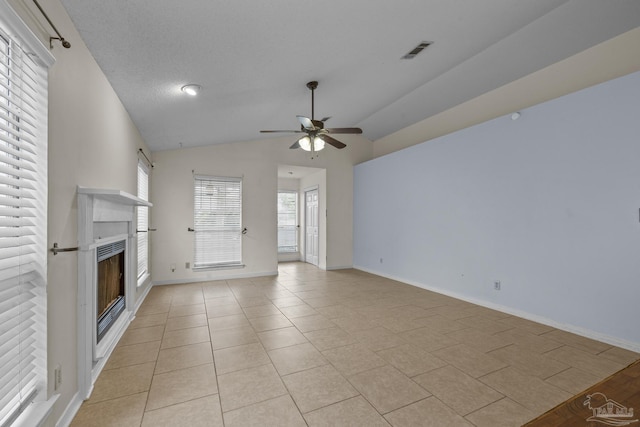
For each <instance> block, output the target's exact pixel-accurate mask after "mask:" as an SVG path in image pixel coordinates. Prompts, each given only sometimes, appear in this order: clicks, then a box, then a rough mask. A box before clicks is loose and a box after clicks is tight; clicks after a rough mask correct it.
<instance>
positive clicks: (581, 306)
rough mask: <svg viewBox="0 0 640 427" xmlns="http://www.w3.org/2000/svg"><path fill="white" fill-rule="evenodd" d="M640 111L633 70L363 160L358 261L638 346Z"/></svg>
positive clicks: (358, 179)
mask: <svg viewBox="0 0 640 427" xmlns="http://www.w3.org/2000/svg"><path fill="white" fill-rule="evenodd" d="M638 112H640V73H634V74H630V75H628V76H625V77H622V78H619V79H616V80H612V81H609V82H606V83H603V84H600V85H598V86H594V87H592V88H588V89H584V90H582V91H580V92H576V93H574V94H571V95H567V96H564V97H562V98H559V99H556V100H553V101H549V102H546V103H544V104H540V105H538V106H535V107H531V108H528V109H526V110H523V111H522V117H521V118H520V119H519V120H517V121H512V120H511V119H510V117H509V116H507V117H501V118H498V119H494V120H492V121H489V122H486V123H483V124H480V125H476V126H473V127H471V128H468V129H465V130H462V131H458V132H456V133H452V134H449V135H447V136H444V137H440V138H437V139H434V140H431V141H429V142H426V143H423V144H420V145H416V146H413V147H410V148H407V149H405V150H402V151H398V152H395V153H392V154H389V155H386V156H383V157H379V158H377V159H375V160H372V161H370V162H367V163H364V164H361V165H358V166H357V167H356V168H355V185H354V187H355V188H354V197H355V201H354V203H355V207H354V238H355V243H354V265H355V266H356V267H357V268H362V269H364V270H368V271H372V272H376V273H380V274H382V275H385V276H390V277H394V278H398V279H401V280H405V281H408V282H410V283H414V284H417V285H420V286H425V287H430V288H434V289H437V290H439V291H441V292H444V293H448V294H453V295H456V296H459V297H462V298H464V299H468V300H471V301H475V302H479V303H481V304H486V305H489V306H500V307H502V308H504V309H506V310H508V311H511V312H516V313H519V314H522V315H525V316H528V317H531V318H535V319H538V320H543V321H546V322H549V323H552V324H554V325H556V326H558V325H559V326H562V327H565V328H568V329H571V330H574V331H578V332H581V333H583V334H587V335H590V336H593V337H597V338H600V339H604V340H607V341H609V342H612V343H614V344H618V345H622V346H624V347H627V348H632V349H635V350H636V351H638V350H640V328H638V325H640V310H638V301H640V286H638V280H639V278H640V262H639V261H640V222H639V209H638V208H639V207H640V167H639V166H638V161H639V159H640V143H639V139H638V138H639V135H640V120H638V118H639V116H638ZM381 258H382V259H383V261H382V263H381V262H380V259H381ZM494 280H500V281H501V283H502V290H500V291H495V290H494V289H493V282H494Z"/></svg>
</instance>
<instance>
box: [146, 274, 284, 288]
mask: <svg viewBox="0 0 640 427" xmlns="http://www.w3.org/2000/svg"><path fill="white" fill-rule="evenodd" d="M277 275H278V270H276V271H261V272H257V273H240V274H228V275H225V276H220V277H216V278H215V279H211V278H183V279H171V280H158V281H153V286H162V285H177V284H180V283H201V282H211V281H216V280H231V279H250V278H252V277H263V276H277Z"/></svg>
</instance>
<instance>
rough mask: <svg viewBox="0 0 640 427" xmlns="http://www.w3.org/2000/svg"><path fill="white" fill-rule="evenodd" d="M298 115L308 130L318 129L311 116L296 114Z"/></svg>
mask: <svg viewBox="0 0 640 427" xmlns="http://www.w3.org/2000/svg"><path fill="white" fill-rule="evenodd" d="M296 117H297V118H298V121H299V122H300V124H301V125H302V127H303V128H305V129H307V130H316V127H315V126H314V124H313V122H312V121H311V119H310V118H308V117H304V116H296Z"/></svg>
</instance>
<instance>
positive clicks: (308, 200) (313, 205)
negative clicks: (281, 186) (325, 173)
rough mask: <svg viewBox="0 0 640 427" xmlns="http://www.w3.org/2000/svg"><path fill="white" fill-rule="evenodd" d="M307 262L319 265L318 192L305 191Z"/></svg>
mask: <svg viewBox="0 0 640 427" xmlns="http://www.w3.org/2000/svg"><path fill="white" fill-rule="evenodd" d="M304 195H305V227H306V230H305V242H306V243H305V249H306V250H305V261H306V262H308V263H310V264H313V265H318V252H319V247H320V243H319V239H318V190H317V189H315V190H309V191H305V193H304Z"/></svg>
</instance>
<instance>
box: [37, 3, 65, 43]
mask: <svg viewBox="0 0 640 427" xmlns="http://www.w3.org/2000/svg"><path fill="white" fill-rule="evenodd" d="M33 2H34V3H35V4H36V6H38V9H40V13H42V15H43V16H44V17H45V19H46V20H47V22H48V23H49V25H51V28H53V31H55V32H56V34H57V35H58V37H49V48H53V43H52V42H53V40H60V43H62V47H64V48H66V49H69V48H70V47H71V43H69V42H68V41H66V40H65V39H64V37H62V35H61V34H60V31H58V29H57V28H56V26H55V25H53V22H51V19H49V16H47V14H46V13H45V11H44V10H42V7H41V6H40V3H38V0H33Z"/></svg>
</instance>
